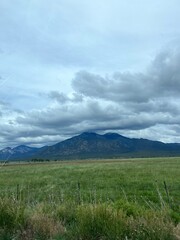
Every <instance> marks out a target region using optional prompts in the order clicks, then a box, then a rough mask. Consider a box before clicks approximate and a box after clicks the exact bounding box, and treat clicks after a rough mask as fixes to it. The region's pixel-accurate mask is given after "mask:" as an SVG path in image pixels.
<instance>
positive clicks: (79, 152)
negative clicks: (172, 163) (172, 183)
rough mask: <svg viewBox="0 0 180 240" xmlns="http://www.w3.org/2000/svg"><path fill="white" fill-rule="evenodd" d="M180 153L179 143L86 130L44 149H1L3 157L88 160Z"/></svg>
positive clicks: (15, 158)
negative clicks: (102, 133)
mask: <svg viewBox="0 0 180 240" xmlns="http://www.w3.org/2000/svg"><path fill="white" fill-rule="evenodd" d="M158 156H180V144H179V143H163V142H159V141H151V140H148V139H142V138H141V139H138V138H127V137H124V136H122V135H119V134H117V133H106V134H104V135H100V134H97V133H93V132H84V133H82V134H80V135H78V136H75V137H72V138H70V139H67V140H65V141H62V142H59V143H57V144H55V145H52V146H44V147H42V148H35V147H28V146H25V145H20V146H17V147H15V148H10V147H7V148H4V149H2V150H0V160H11V161H13V160H30V159H34V158H37V159H52V160H62V159H86V158H118V157H158Z"/></svg>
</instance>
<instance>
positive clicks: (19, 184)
mask: <svg viewBox="0 0 180 240" xmlns="http://www.w3.org/2000/svg"><path fill="white" fill-rule="evenodd" d="M162 161H164V160H162V159H160V160H159V164H160V165H161V163H162ZM144 162H145V163H146V164H147V165H146V164H144ZM172 163H174V166H173V165H172V166H173V171H174V172H175V173H176V175H175V174H174V175H175V176H174V175H173V173H174V172H173V171H172V170H170V169H166V168H167V166H168V167H169V166H170V165H169V164H167V163H166V164H167V166H166V168H164V169H163V171H164V174H165V175H164V176H166V179H167V180H166V181H165V180H164V179H165V178H164V177H163V178H162V176H160V175H158V171H159V174H160V173H162V169H161V168H162V166H161V167H159V165H158V164H157V162H154V160H153V161H152V160H147V161H145V160H144V161H142V162H141V161H140V162H139V161H138V162H137V163H136V164H135V163H134V162H132V163H129V162H128V163H123V164H121V163H116V162H115V163H109V162H108V163H94V165H92V163H87V164H84V163H82V164H79V165H75V164H74V163H72V164H70V163H68V164H64V165H63V164H62V165H58V164H55V165H53V164H48V165H41V166H38V165H32V166H23V167H22V166H18V165H17V166H9V167H6V168H4V169H1V172H0V174H1V179H0V188H1V191H0V240H1V239H2V240H5V239H6V240H13V239H14V240H29V239H32V240H33V239H34V240H35V239H37V240H38V239H39V240H46V239H47V240H51V239H52V240H53V239H54V240H71V239H72V240H120V239H122V240H146V239H147V240H175V239H178V238H179V237H180V233H179V231H180V227H179V226H180V225H179V222H180V208H179V203H178V197H179V192H178V186H179V182H178V181H177V180H178V178H179V176H178V174H177V173H178V172H177V167H178V161H177V159H175V160H174V161H173V160H172ZM104 164H105V165H104ZM148 164H149V165H148ZM166 164H165V165H166ZM49 169H50V170H51V171H50V170H49ZM147 169H148V170H147ZM158 169H159V170H158ZM174 169H175V170H174ZM153 171H155V172H156V173H155V175H153V174H154V172H153ZM148 172H150V174H151V175H150V176H147V174H148ZM167 172H168V173H169V172H171V175H169V177H167V176H168V175H166V173H167ZM125 173H126V175H125ZM155 176H156V179H155V178H154V177H155ZM170 176H171V177H170ZM25 177H26V178H25ZM26 179H28V181H27V180H26ZM30 179H31V181H30ZM155 180H158V181H157V182H156V181H155ZM133 181H135V183H134V182H133ZM169 182H170V183H171V184H169ZM173 184H174V185H173Z"/></svg>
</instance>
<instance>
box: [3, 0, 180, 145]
mask: <svg viewBox="0 0 180 240" xmlns="http://www.w3.org/2000/svg"><path fill="white" fill-rule="evenodd" d="M179 23H180V2H179V0H158V1H157V0H147V1H142V0H126V1H125V0H124V1H123V0H97V1H92V0H91V1H90V0H76V1H75V0H28V1H25V0H1V1H0V30H1V33H0V149H1V148H4V147H7V146H11V147H14V146H17V145H19V144H26V145H29V146H42V145H47V144H48V145H49V144H54V143H55V142H58V141H61V140H63V139H66V138H68V137H71V136H74V135H77V134H79V133H81V132H83V131H95V132H98V133H105V132H118V133H120V134H123V135H125V136H128V137H137V138H139V137H143V138H148V139H153V140H161V141H164V142H180V28H179Z"/></svg>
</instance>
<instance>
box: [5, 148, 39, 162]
mask: <svg viewBox="0 0 180 240" xmlns="http://www.w3.org/2000/svg"><path fill="white" fill-rule="evenodd" d="M39 150H40V149H39V148H32V147H28V146H25V145H20V146H18V147H15V148H10V147H7V148H4V149H2V150H0V160H18V159H19V160H21V159H27V158H31V157H33V156H34V155H35V154H36V153H37V152H38V151H39Z"/></svg>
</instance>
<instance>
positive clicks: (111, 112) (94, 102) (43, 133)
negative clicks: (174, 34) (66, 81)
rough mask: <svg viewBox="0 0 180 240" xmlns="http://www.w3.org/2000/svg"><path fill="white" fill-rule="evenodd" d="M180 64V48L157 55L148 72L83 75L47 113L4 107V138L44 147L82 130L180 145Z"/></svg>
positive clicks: (0, 105)
mask: <svg viewBox="0 0 180 240" xmlns="http://www.w3.org/2000/svg"><path fill="white" fill-rule="evenodd" d="M179 60H180V51H179V50H178V49H176V51H175V50H173V51H170V50H169V52H167V51H165V52H161V53H160V54H158V55H157V56H156V57H155V59H154V60H153V61H152V63H151V64H150V66H149V67H148V68H147V70H146V71H145V72H144V73H143V72H142V73H130V72H129V73H122V72H116V73H114V74H112V75H111V76H110V75H109V76H102V75H100V74H94V73H91V72H87V71H80V72H78V73H77V74H76V75H75V77H74V78H73V79H72V87H73V91H72V93H70V94H65V93H62V92H59V91H51V92H50V93H49V94H48V96H49V99H50V101H51V102H50V103H49V105H48V106H47V107H44V108H42V109H34V110H31V111H24V112H23V111H15V110H12V106H11V105H8V104H7V103H5V102H0V112H1V118H2V120H4V121H1V126H0V127H1V129H2V131H1V138H3V139H4V142H5V141H7V142H11V143H12V144H14V143H16V142H20V143H33V144H37V145H38V144H40V145H41V144H43V143H44V144H45V143H46V142H47V143H50V142H51V143H53V142H56V141H58V139H59V140H62V139H64V138H67V137H69V136H72V135H75V134H78V133H81V132H83V131H97V132H100V133H101V132H107V131H117V132H119V133H122V134H124V135H126V136H131V137H138V136H139V137H147V138H151V139H156V140H163V141H172V140H173V139H175V140H176V141H180V138H179V137H178V133H180V127H179V122H180V108H179V105H180V95H179V94H178V93H179V90H180V82H179V79H180V78H179V77H180V70H179V69H180V68H179V62H180V61H179ZM156 131H159V133H157V132H156ZM148 134H149V135H148ZM1 142H3V140H1Z"/></svg>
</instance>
